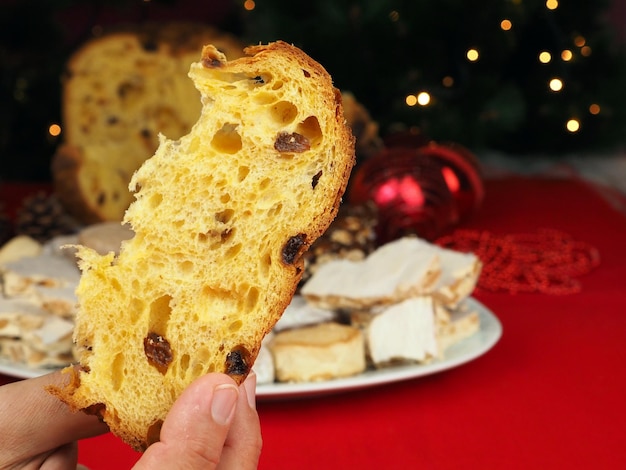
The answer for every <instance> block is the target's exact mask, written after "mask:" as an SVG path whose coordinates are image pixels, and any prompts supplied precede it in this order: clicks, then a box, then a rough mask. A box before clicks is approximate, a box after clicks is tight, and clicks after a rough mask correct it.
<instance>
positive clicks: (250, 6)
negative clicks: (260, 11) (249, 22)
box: [243, 0, 256, 11]
mask: <svg viewBox="0 0 626 470" xmlns="http://www.w3.org/2000/svg"><path fill="white" fill-rule="evenodd" d="M243 7H244V8H245V9H246V10H248V11H251V10H254V7H256V3H254V0H246V1H245V2H243Z"/></svg>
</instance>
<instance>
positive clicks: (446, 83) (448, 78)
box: [441, 75, 454, 88]
mask: <svg viewBox="0 0 626 470" xmlns="http://www.w3.org/2000/svg"><path fill="white" fill-rule="evenodd" d="M441 83H443V86H445V87H446V88H450V87H451V86H452V85H454V78H452V77H451V76H450V75H446V76H445V77H443V79H442V80H441Z"/></svg>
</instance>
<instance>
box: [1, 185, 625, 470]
mask: <svg viewBox="0 0 626 470" xmlns="http://www.w3.org/2000/svg"><path fill="white" fill-rule="evenodd" d="M486 189H487V191H486V200H485V203H484V206H483V208H482V210H481V211H480V212H479V213H478V214H476V215H475V216H474V217H473V218H472V219H471V221H470V222H468V223H467V224H466V225H465V226H466V227H469V228H478V229H486V230H490V231H491V232H493V233H499V234H506V233H520V232H527V231H532V230H535V229H538V228H552V229H558V230H562V231H564V232H566V233H568V234H570V235H571V236H573V237H574V238H576V239H578V240H581V241H584V242H587V243H589V244H591V245H593V246H595V247H596V248H598V250H599V251H600V256H601V263H600V266H599V267H597V268H596V269H595V270H594V271H592V272H591V273H590V274H587V275H585V276H583V277H582V278H581V279H580V280H581V281H582V292H581V293H579V294H573V295H565V296H555V295H547V294H517V295H511V294H504V293H498V294H496V293H486V292H482V293H478V294H477V295H476V297H477V298H478V299H479V300H480V301H481V302H483V303H484V304H485V305H486V306H488V307H489V308H490V309H491V310H492V311H493V312H494V313H495V314H496V315H497V316H498V317H499V319H500V321H501V322H502V324H503V329H504V334H503V336H502V338H501V340H500V341H499V343H498V344H496V346H495V347H494V348H493V349H492V350H490V351H489V352H488V353H486V354H485V355H484V356H481V357H480V358H478V359H476V360H474V361H472V362H470V363H468V364H465V365H463V366H461V367H458V368H455V369H451V370H448V371H446V372H442V373H439V374H435V375H431V376H427V377H423V378H419V379H413V380H409V381H406V382H401V383H395V384H390V385H385V386H380V387H377V388H372V389H367V390H361V391H356V392H349V393H344V394H338V395H333V396H327V397H318V398H309V399H301V400H293V401H279V402H263V403H259V405H258V409H259V414H260V418H261V425H262V429H263V437H264V449H263V454H262V457H261V462H260V465H259V468H261V469H272V470H279V469H320V468H324V469H344V468H359V469H380V468H390V469H395V468H402V469H404V468H427V469H457V468H464V469H468V468H469V469H472V468H477V469H491V468H507V469H528V468H550V469H562V468H563V469H564V468H567V469H571V468H594V469H595V468H598V469H600V468H602V469H613V468H626V450H625V448H624V446H625V445H626V426H625V424H624V423H626V366H625V361H624V360H625V359H626V352H625V351H626V347H625V345H626V289H625V287H626V286H625V284H626V281H625V279H626V247H625V245H624V244H625V242H626V218H625V217H624V216H623V215H622V214H621V213H620V212H618V211H617V210H615V209H614V208H613V207H612V206H611V205H609V204H608V203H607V202H606V201H605V199H604V198H603V197H602V196H600V194H599V193H598V192H597V191H595V190H594V189H593V188H592V187H591V186H589V185H587V184H585V183H583V182H580V181H575V180H556V179H541V178H533V179H526V178H516V177H513V178H507V179H502V180H494V181H489V182H487V188H486ZM6 380H8V378H6V377H4V378H3V377H1V376H0V383H2V381H6ZM138 457H139V456H138V454H136V453H134V452H132V451H130V450H129V448H128V447H126V446H125V445H124V444H122V443H121V442H120V441H118V440H117V439H116V438H115V437H113V436H111V435H105V436H101V437H97V438H94V439H90V440H86V441H83V442H81V445H80V461H81V463H83V464H85V465H88V466H89V467H90V468H91V469H93V470H98V469H112V468H114V469H123V468H130V467H131V465H132V463H133V462H135V461H136V460H137V459H138Z"/></svg>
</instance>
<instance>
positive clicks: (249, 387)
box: [243, 371, 256, 410]
mask: <svg viewBox="0 0 626 470" xmlns="http://www.w3.org/2000/svg"><path fill="white" fill-rule="evenodd" d="M243 388H244V390H245V391H246V397H247V398H248V405H250V408H252V409H253V410H256V374H255V373H254V372H253V371H251V372H250V373H249V374H248V377H246V380H244V382H243Z"/></svg>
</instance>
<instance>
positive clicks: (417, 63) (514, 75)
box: [0, 0, 626, 180]
mask: <svg viewBox="0 0 626 470" xmlns="http://www.w3.org/2000/svg"><path fill="white" fill-rule="evenodd" d="M617 1H621V0H613V2H617ZM611 5H612V4H611V1H609V0H593V1H589V0H569V1H567V2H566V1H563V2H560V3H559V2H558V0H547V1H546V0H483V1H481V2H470V1H467V0H439V1H429V0H361V1H357V0H316V1H304V2H295V1H291V0H256V1H255V0H221V1H220V0H212V1H210V2H207V1H206V0H108V1H107V0H0V67H1V68H0V70H1V73H2V79H1V80H0V179H30V180H34V179H46V178H48V175H49V167H48V166H49V161H50V158H51V155H52V153H53V152H54V149H55V148H56V145H57V144H58V142H59V140H60V139H61V138H62V135H61V136H58V135H55V132H57V131H58V128H55V127H54V124H56V123H59V121H60V114H61V113H60V101H61V100H60V95H61V86H60V76H61V74H62V72H63V67H64V64H65V61H66V60H67V59H68V57H69V55H70V54H71V52H72V51H73V50H74V48H76V47H77V46H78V45H80V44H81V42H82V41H84V40H86V39H87V38H89V37H91V36H92V35H93V34H94V32H95V31H101V30H102V27H103V26H104V27H106V26H109V25H113V26H114V25H115V24H116V23H139V22H143V21H147V20H156V21H159V20H192V21H200V22H205V23H212V24H213V25H215V26H217V27H219V28H222V29H224V30H225V31H229V32H232V33H235V34H240V35H245V39H247V40H248V41H249V42H250V43H258V42H267V41H272V40H276V39H282V40H285V41H287V42H291V43H294V44H296V45H298V46H300V47H302V48H303V49H304V50H305V51H306V52H307V53H309V54H310V55H311V56H313V57H314V58H315V59H317V60H318V61H320V62H321V63H322V64H323V65H324V66H325V67H326V68H327V69H328V71H329V72H330V73H331V74H332V75H333V78H334V80H335V83H336V85H337V86H338V87H340V88H341V89H342V90H345V91H352V92H353V93H354V95H355V96H356V97H357V99H358V100H359V101H361V102H362V103H363V104H364V105H365V106H366V107H367V108H368V110H369V111H370V113H371V114H372V116H373V118H374V119H376V120H377V121H378V122H379V123H380V125H381V129H382V131H383V133H385V132H388V131H390V130H394V129H398V128H408V127H415V128H418V129H420V130H421V131H422V132H423V133H424V134H426V135H427V136H429V137H431V138H433V139H436V140H440V141H455V142H458V143H461V144H464V145H466V146H468V147H470V148H472V149H474V150H479V149H481V148H489V149H495V150H502V151H506V152H511V153H518V154H533V153H550V154H556V153H567V152H572V151H580V152H589V151H598V150H603V149H606V148H611V147H614V146H615V145H617V144H621V143H622V139H623V137H624V128H625V125H626V91H625V89H626V88H625V87H624V84H625V83H626V61H625V55H624V51H623V50H622V44H619V43H618V42H616V41H615V40H614V34H613V27H612V26H611V25H610V23H609V22H608V21H607V12H608V11H609V10H608V9H609V7H611ZM51 126H53V127H51ZM55 129H56V131H55Z"/></svg>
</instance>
